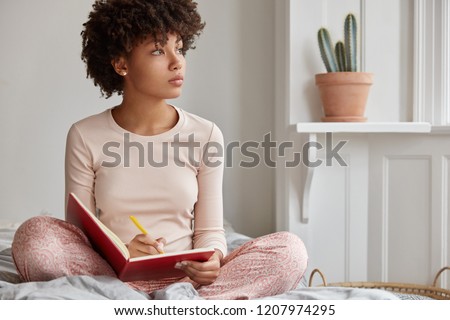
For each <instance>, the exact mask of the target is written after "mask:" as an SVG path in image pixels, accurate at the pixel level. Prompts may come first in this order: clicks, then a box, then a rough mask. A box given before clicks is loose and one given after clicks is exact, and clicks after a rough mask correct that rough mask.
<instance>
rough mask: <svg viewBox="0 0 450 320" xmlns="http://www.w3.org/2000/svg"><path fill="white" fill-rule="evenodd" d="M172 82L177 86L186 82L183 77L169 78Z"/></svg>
mask: <svg viewBox="0 0 450 320" xmlns="http://www.w3.org/2000/svg"><path fill="white" fill-rule="evenodd" d="M169 83H170V84H173V85H174V86H176V87H181V86H182V85H183V83H184V79H183V77H175V78H172V79H170V80H169Z"/></svg>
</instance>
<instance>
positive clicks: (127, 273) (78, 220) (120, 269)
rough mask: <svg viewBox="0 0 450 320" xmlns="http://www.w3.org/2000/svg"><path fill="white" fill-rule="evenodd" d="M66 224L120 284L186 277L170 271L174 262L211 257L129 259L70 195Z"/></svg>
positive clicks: (186, 254)
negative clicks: (76, 229) (80, 234)
mask: <svg viewBox="0 0 450 320" xmlns="http://www.w3.org/2000/svg"><path fill="white" fill-rule="evenodd" d="M67 221H68V222H70V223H72V224H74V225H76V226H77V227H79V228H80V229H81V230H82V231H83V232H84V233H85V234H86V236H87V237H88V238H89V241H90V242H91V244H92V246H93V247H94V249H95V250H96V251H97V252H99V253H100V254H101V255H102V256H103V258H105V260H106V261H108V263H109V264H110V265H111V267H112V268H113V269H114V271H115V272H116V274H117V277H118V278H119V279H120V280H122V281H137V280H154V279H163V278H170V277H183V276H185V275H186V274H185V273H184V272H183V271H182V270H179V269H175V268H174V266H175V264H176V263H177V262H181V261H207V260H208V259H209V258H210V257H211V256H212V255H213V254H214V249H211V248H206V249H192V250H187V251H180V252H174V253H163V254H158V255H149V256H145V257H138V258H130V254H129V252H128V249H127V247H126V246H125V244H124V243H123V242H122V241H121V240H120V239H119V237H117V235H115V234H114V233H113V232H112V231H111V230H110V229H108V228H107V227H106V226H105V225H104V224H103V223H102V222H101V221H100V220H99V219H98V218H97V217H96V216H95V215H94V214H93V213H92V212H90V211H89V210H88V209H87V208H86V207H85V206H84V205H83V203H81V201H80V200H79V199H78V198H77V197H76V196H75V195H74V194H73V193H70V194H69V200H68V204H67ZM130 223H132V222H131V221H130Z"/></svg>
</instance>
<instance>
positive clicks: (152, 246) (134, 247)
mask: <svg viewBox="0 0 450 320" xmlns="http://www.w3.org/2000/svg"><path fill="white" fill-rule="evenodd" d="M165 244H166V239H164V238H159V239H156V240H155V239H153V238H152V237H150V236H149V235H148V234H138V235H137V236H135V237H134V238H133V240H131V241H130V243H129V244H128V246H127V247H128V251H129V252H130V257H131V258H135V257H142V256H148V255H155V254H161V253H164V245H165Z"/></svg>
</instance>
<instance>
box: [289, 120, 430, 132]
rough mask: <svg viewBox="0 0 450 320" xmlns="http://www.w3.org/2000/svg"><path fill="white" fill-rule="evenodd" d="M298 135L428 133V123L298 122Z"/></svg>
mask: <svg viewBox="0 0 450 320" xmlns="http://www.w3.org/2000/svg"><path fill="white" fill-rule="evenodd" d="M297 132H298V133H328V132H330V133H430V132H432V126H431V124H430V123H428V122H300V123H297Z"/></svg>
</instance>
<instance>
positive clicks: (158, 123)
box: [112, 97, 178, 136]
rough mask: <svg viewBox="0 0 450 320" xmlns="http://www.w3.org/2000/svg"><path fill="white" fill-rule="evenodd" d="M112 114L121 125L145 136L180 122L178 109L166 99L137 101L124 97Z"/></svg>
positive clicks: (167, 129)
mask: <svg viewBox="0 0 450 320" xmlns="http://www.w3.org/2000/svg"><path fill="white" fill-rule="evenodd" d="M112 115H113V118H114V120H115V121H116V122H117V124H118V125H119V126H120V127H122V128H123V129H125V130H127V131H130V132H133V133H136V134H139V135H143V136H152V135H157V134H161V133H164V132H166V131H169V130H170V129H172V128H173V127H174V126H175V125H176V124H177V122H178V113H177V111H176V110H175V109H174V108H173V107H171V106H170V105H168V104H167V103H166V102H165V101H164V100H161V101H153V102H151V101H136V99H127V98H125V97H124V99H123V101H122V103H121V104H120V105H119V106H117V107H115V108H114V109H113V110H112Z"/></svg>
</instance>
